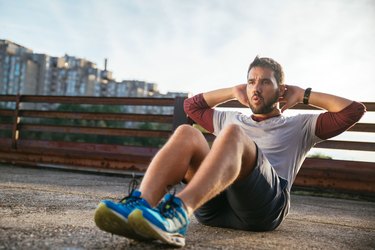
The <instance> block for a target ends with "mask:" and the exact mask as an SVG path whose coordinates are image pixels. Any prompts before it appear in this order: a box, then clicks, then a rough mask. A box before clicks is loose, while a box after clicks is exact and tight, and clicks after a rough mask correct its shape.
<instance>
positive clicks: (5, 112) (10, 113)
mask: <svg viewBox="0 0 375 250" xmlns="http://www.w3.org/2000/svg"><path fill="white" fill-rule="evenodd" d="M14 114H15V111H14V110H11V109H0V116H14Z"/></svg>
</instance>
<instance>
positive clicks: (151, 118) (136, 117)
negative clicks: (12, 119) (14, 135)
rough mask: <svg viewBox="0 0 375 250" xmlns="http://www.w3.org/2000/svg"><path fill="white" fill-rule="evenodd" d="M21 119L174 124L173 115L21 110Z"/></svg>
mask: <svg viewBox="0 0 375 250" xmlns="http://www.w3.org/2000/svg"><path fill="white" fill-rule="evenodd" d="M19 116H21V117H37V118H60V119H80V120H104V121H142V122H160V123H172V121H173V115H153V114H124V113H100V112H66V111H38V110H20V112H19Z"/></svg>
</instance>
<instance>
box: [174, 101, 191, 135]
mask: <svg viewBox="0 0 375 250" xmlns="http://www.w3.org/2000/svg"><path fill="white" fill-rule="evenodd" d="M185 99H186V97H182V96H177V97H175V99H174V110H173V131H175V129H176V128H177V127H178V126H180V125H182V124H187V123H188V121H189V119H188V117H187V115H186V114H185V111H184V101H185Z"/></svg>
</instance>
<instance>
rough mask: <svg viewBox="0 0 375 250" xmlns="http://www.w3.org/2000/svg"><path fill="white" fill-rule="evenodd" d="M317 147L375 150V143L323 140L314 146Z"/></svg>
mask: <svg viewBox="0 0 375 250" xmlns="http://www.w3.org/2000/svg"><path fill="white" fill-rule="evenodd" d="M314 147H315V148H331V149H345V150H360V151H375V143H372V142H357V141H336V140H327V141H322V142H321V143H318V144H316V145H315V146H314Z"/></svg>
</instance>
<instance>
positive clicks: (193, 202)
mask: <svg viewBox="0 0 375 250" xmlns="http://www.w3.org/2000/svg"><path fill="white" fill-rule="evenodd" d="M256 150H257V149H256V145H255V143H254V142H252V141H251V140H249V138H248V137H247V136H246V135H245V133H244V131H243V130H242V129H241V128H240V127H239V126H237V125H230V126H228V127H227V128H225V129H224V130H223V131H222V132H221V133H220V135H219V136H218V137H217V138H216V140H215V142H214V144H213V146H212V149H211V150H210V152H209V153H208V154H207V156H206V157H205V159H204V160H203V161H202V163H201V165H200V166H199V168H198V170H197V171H196V173H195V175H194V177H193V178H192V179H191V181H190V182H189V183H188V185H187V186H186V187H185V188H184V189H183V190H182V191H181V192H180V193H179V194H178V195H177V196H178V197H179V198H180V199H181V200H182V201H183V202H184V204H185V206H186V207H187V209H188V211H187V212H188V214H189V216H191V214H192V213H193V212H194V210H195V209H197V208H198V207H200V206H201V205H203V204H204V203H205V202H207V201H209V200H210V199H212V198H213V197H215V196H216V195H218V194H219V193H220V192H221V191H223V190H224V189H226V188H227V187H228V186H230V185H231V184H232V183H233V182H235V181H236V180H239V179H242V178H245V177H247V176H249V175H250V174H251V172H252V170H253V168H254V166H255V163H256Z"/></svg>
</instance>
